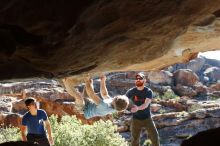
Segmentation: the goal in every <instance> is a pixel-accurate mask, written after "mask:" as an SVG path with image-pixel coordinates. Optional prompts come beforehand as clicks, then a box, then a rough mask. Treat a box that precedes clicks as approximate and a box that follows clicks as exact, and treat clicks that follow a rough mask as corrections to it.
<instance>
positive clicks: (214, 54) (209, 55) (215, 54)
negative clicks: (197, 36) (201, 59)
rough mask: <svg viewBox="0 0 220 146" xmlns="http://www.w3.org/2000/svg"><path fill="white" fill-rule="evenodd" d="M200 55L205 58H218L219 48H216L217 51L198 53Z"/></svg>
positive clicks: (219, 58)
mask: <svg viewBox="0 0 220 146" xmlns="http://www.w3.org/2000/svg"><path fill="white" fill-rule="evenodd" d="M200 55H202V56H205V57H206V58H210V59H217V60H220V50H218V51H208V52H203V53H199V56H200Z"/></svg>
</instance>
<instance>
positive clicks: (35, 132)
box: [21, 98, 53, 146]
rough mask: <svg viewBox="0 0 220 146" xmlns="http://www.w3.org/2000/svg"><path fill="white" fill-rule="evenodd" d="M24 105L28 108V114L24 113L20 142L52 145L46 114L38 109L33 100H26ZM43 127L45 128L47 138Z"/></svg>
mask: <svg viewBox="0 0 220 146" xmlns="http://www.w3.org/2000/svg"><path fill="white" fill-rule="evenodd" d="M25 105H26V107H27V108H28V112H26V113H25V114H24V116H23V118H22V124H21V138H22V141H28V142H31V143H36V144H39V145H41V146H50V145H53V138H52V135H51V127H50V122H49V120H48V117H47V114H46V112H45V111H44V110H42V109H38V107H37V102H36V101H35V99H34V98H27V99H26V100H25ZM44 127H46V130H47V134H48V138H47V134H46V130H45V128H44ZM26 132H27V135H26ZM48 140H49V141H48Z"/></svg>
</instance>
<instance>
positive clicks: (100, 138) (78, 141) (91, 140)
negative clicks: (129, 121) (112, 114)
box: [50, 116, 128, 146]
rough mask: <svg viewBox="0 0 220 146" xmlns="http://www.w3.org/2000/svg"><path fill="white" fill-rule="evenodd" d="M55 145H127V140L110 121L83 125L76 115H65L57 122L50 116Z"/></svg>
mask: <svg viewBox="0 0 220 146" xmlns="http://www.w3.org/2000/svg"><path fill="white" fill-rule="evenodd" d="M50 121H51V126H52V131H53V136H54V143H55V146H79V145H80V146H127V145H128V144H127V142H126V141H125V140H124V138H122V137H121V136H120V135H119V133H115V130H116V127H115V126H114V125H113V124H112V122H110V121H106V122H104V121H102V120H100V121H98V122H95V123H94V124H93V125H83V124H81V122H80V121H78V120H77V119H76V117H75V116H72V117H70V116H64V117H62V119H61V121H60V122H57V118H56V117H55V116H51V117H50Z"/></svg>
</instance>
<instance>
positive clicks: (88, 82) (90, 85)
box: [84, 76, 100, 105]
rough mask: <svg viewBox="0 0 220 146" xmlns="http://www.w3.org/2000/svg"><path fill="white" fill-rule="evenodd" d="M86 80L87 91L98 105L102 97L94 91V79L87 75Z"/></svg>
mask: <svg viewBox="0 0 220 146" xmlns="http://www.w3.org/2000/svg"><path fill="white" fill-rule="evenodd" d="M84 81H85V86H86V92H87V94H88V96H89V98H91V99H92V100H93V101H94V103H95V104H96V105H98V104H99V102H100V98H99V96H97V95H96V94H95V92H94V89H93V80H92V79H91V78H90V77H89V76H87V77H84Z"/></svg>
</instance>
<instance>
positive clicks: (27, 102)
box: [24, 97, 36, 106]
mask: <svg viewBox="0 0 220 146" xmlns="http://www.w3.org/2000/svg"><path fill="white" fill-rule="evenodd" d="M34 102H36V100H35V99H34V98H33V97H28V98H27V99H25V101H24V103H25V105H26V106H29V105H30V104H31V103H34Z"/></svg>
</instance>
